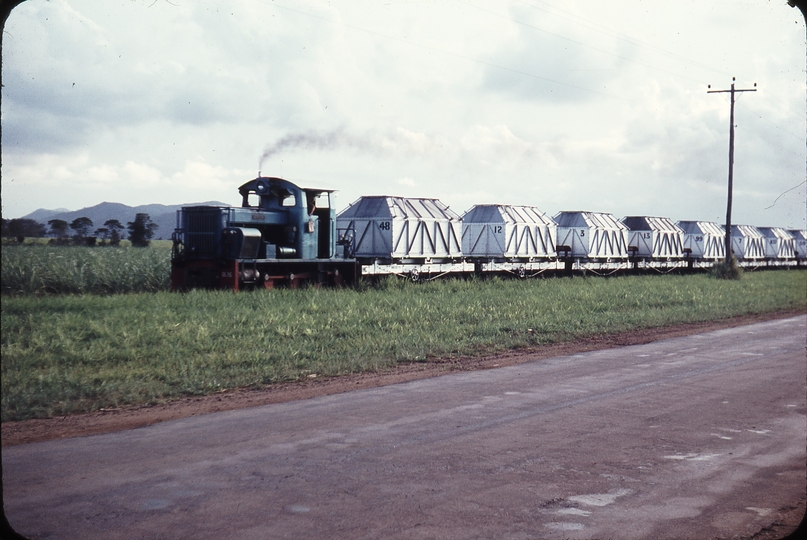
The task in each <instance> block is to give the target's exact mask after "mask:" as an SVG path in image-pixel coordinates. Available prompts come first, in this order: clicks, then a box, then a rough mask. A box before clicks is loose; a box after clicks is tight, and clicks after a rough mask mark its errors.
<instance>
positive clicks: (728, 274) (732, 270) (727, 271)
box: [709, 257, 743, 279]
mask: <svg viewBox="0 0 807 540" xmlns="http://www.w3.org/2000/svg"><path fill="white" fill-rule="evenodd" d="M709 274H710V275H711V276H712V277H713V278H716V279H741V278H742V277H743V269H742V268H740V266H739V265H738V264H737V259H735V258H734V257H732V258H731V261H730V262H728V263H727V262H725V261H722V262H719V263H715V265H714V266H713V267H712V270H711V271H710V272H709Z"/></svg>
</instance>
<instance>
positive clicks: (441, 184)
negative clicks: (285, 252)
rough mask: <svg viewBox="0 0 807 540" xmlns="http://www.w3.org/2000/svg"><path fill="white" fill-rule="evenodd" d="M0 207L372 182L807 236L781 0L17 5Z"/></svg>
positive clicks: (342, 201)
mask: <svg viewBox="0 0 807 540" xmlns="http://www.w3.org/2000/svg"><path fill="white" fill-rule="evenodd" d="M2 40H3V42H2V45H3V49H2V56H3V58H2V60H3V66H2V69H3V72H2V75H3V85H4V86H3V89H2V211H3V217H5V218H14V217H20V216H23V215H25V214H28V213H30V212H31V211H33V210H36V209H38V208H48V209H55V208H67V209H70V210H78V209H80V208H83V207H87V206H92V205H95V204H98V203H100V202H103V201H110V202H121V203H124V204H128V205H132V206H134V205H139V204H148V203H163V204H181V203H193V202H200V201H209V200H218V201H222V202H226V203H230V204H240V199H239V197H238V193H237V188H238V186H239V185H241V184H242V183H244V182H246V181H248V180H250V179H252V178H254V177H255V176H256V175H257V174H258V171H259V170H260V171H261V172H262V174H263V175H265V176H280V177H283V178H287V179H289V180H292V181H295V182H298V183H300V184H304V185H314V186H326V187H332V188H335V189H338V190H339V192H340V193H339V196H338V197H337V202H336V207H337V210H341V209H343V208H345V207H346V206H347V205H348V204H350V203H351V202H353V201H354V200H356V199H357V198H358V197H359V196H361V195H401V196H411V197H435V198H439V199H441V200H442V201H443V202H445V203H446V204H448V205H449V206H450V207H451V208H452V209H453V210H454V211H456V212H457V213H459V214H462V213H463V212H464V211H465V210H467V209H469V208H470V207H471V206H473V205H474V204H477V203H502V204H527V205H533V206H537V207H538V208H540V209H541V210H543V211H544V212H547V213H548V214H550V215H555V214H556V213H557V212H559V211H562V210H591V211H600V212H611V213H613V214H615V215H616V216H617V217H622V216H626V215H653V216H665V217H670V218H672V219H673V220H693V219H697V220H706V221H716V222H719V223H723V222H724V221H725V213H726V184H727V174H728V138H729V133H728V132H729V109H730V107H729V105H730V98H729V94H727V93H719V94H707V85H708V84H711V85H712V89H721V90H722V89H728V88H730V85H731V81H732V77H733V76H736V78H737V81H736V87H737V88H738V89H740V88H753V87H754V83H756V84H757V91H756V92H753V93H752V92H745V93H742V94H738V95H737V102H736V110H735V125H736V126H737V127H736V146H735V167H734V181H735V188H734V189H735V190H734V212H733V220H732V221H733V222H734V223H747V224H752V225H758V226H784V227H789V228H805V207H806V206H807V200H806V199H807V196H806V195H805V192H806V189H805V188H806V187H807V186H805V163H807V155H806V151H805V133H806V132H807V127H806V126H805V117H806V111H805V103H806V99H807V95H806V94H805V50H806V49H805V24H804V19H803V17H802V15H801V13H800V12H799V10H798V9H794V8H791V7H789V6H788V5H787V3H786V2H785V0H697V1H682V0H679V1H675V2H658V1H655V0H654V1H650V0H612V1H609V2H602V1H595V0H564V1H560V0H549V1H541V0H409V1H405V0H390V1H388V2H379V1H377V0H333V1H314V0H275V1H271V0H222V1H214V0H50V1H47V0H29V1H27V2H25V3H23V4H21V5H20V6H18V7H17V8H15V9H14V10H13V11H12V13H11V15H10V17H9V18H8V20H7V23H6V26H5V28H4V31H3V37H2Z"/></svg>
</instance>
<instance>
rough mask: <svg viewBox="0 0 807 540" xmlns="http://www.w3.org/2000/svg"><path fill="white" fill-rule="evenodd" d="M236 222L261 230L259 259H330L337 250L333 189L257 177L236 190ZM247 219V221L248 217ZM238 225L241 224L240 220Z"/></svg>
mask: <svg viewBox="0 0 807 540" xmlns="http://www.w3.org/2000/svg"><path fill="white" fill-rule="evenodd" d="M238 191H239V193H240V194H241V198H242V202H241V208H245V209H247V208H248V209H249V211H248V212H246V213H244V212H243V211H241V212H236V213H235V214H236V216H237V218H236V220H234V223H235V222H241V221H243V222H245V223H244V224H243V225H244V226H248V227H251V228H255V229H257V230H259V231H260V232H261V238H262V244H263V245H262V246H261V248H260V250H259V255H258V257H259V258H262V259H275V258H278V259H280V258H292V259H329V258H331V257H333V255H334V253H335V251H336V234H335V229H334V222H335V220H336V212H335V210H334V209H333V208H331V201H330V195H331V193H332V192H333V190H330V189H322V188H301V187H298V186H297V185H295V184H293V183H291V182H289V181H287V180H283V179H281V178H268V177H259V178H256V179H254V180H251V181H249V182H247V183H246V184H244V185H243V186H241V187H240V188H239V189H238ZM247 218H248V220H247ZM239 225H240V223H239Z"/></svg>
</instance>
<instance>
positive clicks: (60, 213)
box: [23, 201, 230, 240]
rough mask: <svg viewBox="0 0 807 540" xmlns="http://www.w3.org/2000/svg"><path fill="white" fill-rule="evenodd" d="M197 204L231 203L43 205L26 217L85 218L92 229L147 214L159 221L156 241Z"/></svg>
mask: <svg viewBox="0 0 807 540" xmlns="http://www.w3.org/2000/svg"><path fill="white" fill-rule="evenodd" d="M194 205H212V206H230V205H229V204H227V203H223V202H217V201H208V202H202V203H190V204H173V205H166V204H144V205H141V206H127V205H125V204H121V203H110V202H103V203H101V204H96V205H95V206H89V207H87V208H82V209H81V210H75V211H70V210H67V209H66V208H57V209H56V210H46V209H44V208H40V209H39V210H34V211H33V212H31V213H30V214H28V215H27V216H23V218H26V219H33V220H34V221H38V222H40V223H43V224H44V225H45V226H47V224H48V221H50V220H52V219H62V220H64V221H66V222H67V223H68V224H70V223H71V222H72V221H73V220H74V219H76V218H80V217H86V218H89V219H90V220H92V224H93V230H95V229H98V228H99V227H103V226H104V222H106V221H107V220H110V219H117V220H118V221H120V223H121V225H123V226H124V227H126V224H127V223H129V222H130V221H134V220H135V215H137V214H142V213H145V214H148V215H149V217H150V218H151V221H153V222H154V223H156V224H157V227H158V228H157V230H156V231H155V233H154V239H155V240H160V239H163V240H170V239H171V233H172V232H174V228H175V227H176V226H177V210H179V209H180V208H182V207H183V206H194Z"/></svg>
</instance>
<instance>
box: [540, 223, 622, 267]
mask: <svg viewBox="0 0 807 540" xmlns="http://www.w3.org/2000/svg"><path fill="white" fill-rule="evenodd" d="M554 220H555V223H557V226H558V232H557V241H556V244H555V249H556V250H557V251H558V255H560V256H569V257H573V258H581V259H627V258H628V228H627V227H626V226H625V225H623V224H622V223H621V222H620V221H619V220H617V219H616V218H615V217H614V216H613V215H612V214H607V213H600V212H561V213H559V214H558V215H557V216H555V217H554Z"/></svg>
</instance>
